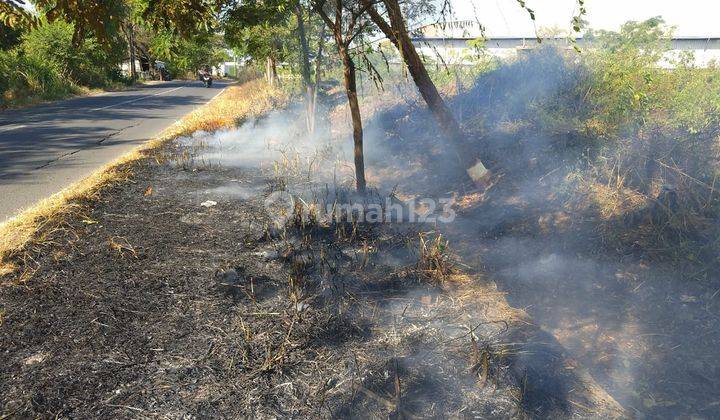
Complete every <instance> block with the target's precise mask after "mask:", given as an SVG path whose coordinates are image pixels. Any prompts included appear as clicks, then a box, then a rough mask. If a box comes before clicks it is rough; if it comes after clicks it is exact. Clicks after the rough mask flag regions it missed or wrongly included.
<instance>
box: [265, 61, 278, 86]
mask: <svg viewBox="0 0 720 420" xmlns="http://www.w3.org/2000/svg"><path fill="white" fill-rule="evenodd" d="M265 77H266V79H267V82H268V83H269V84H270V86H276V85H277V86H279V85H280V78H279V77H278V74H277V63H276V61H275V57H274V56H272V55H270V56H268V58H267V62H266V63H265Z"/></svg>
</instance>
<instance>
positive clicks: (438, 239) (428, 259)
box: [417, 232, 460, 284]
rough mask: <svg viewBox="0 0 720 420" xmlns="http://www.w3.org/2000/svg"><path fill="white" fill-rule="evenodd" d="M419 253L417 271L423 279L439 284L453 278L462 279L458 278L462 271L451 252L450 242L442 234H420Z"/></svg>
mask: <svg viewBox="0 0 720 420" xmlns="http://www.w3.org/2000/svg"><path fill="white" fill-rule="evenodd" d="M419 253H420V255H419V258H418V262H417V270H418V272H419V273H420V276H421V277H423V278H425V279H427V280H430V281H432V282H434V283H437V284H443V283H445V282H446V281H448V280H450V279H451V278H452V279H460V278H459V277H457V276H456V275H457V274H459V273H460V271H459V270H458V269H457V267H456V263H455V259H454V258H453V255H452V253H451V252H450V244H449V241H447V240H445V239H444V238H443V236H442V234H439V233H436V232H426V233H420V234H419Z"/></svg>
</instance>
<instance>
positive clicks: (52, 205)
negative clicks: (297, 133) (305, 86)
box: [0, 80, 287, 281]
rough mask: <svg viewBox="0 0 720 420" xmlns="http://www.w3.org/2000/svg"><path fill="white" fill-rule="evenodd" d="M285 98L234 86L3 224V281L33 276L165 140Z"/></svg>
mask: <svg viewBox="0 0 720 420" xmlns="http://www.w3.org/2000/svg"><path fill="white" fill-rule="evenodd" d="M286 100H287V97H286V95H285V94H284V93H283V92H281V91H280V90H278V89H275V88H272V87H270V86H268V85H266V84H265V83H264V82H263V81H260V80H254V81H250V82H247V83H244V84H242V85H239V86H237V85H236V86H230V87H229V88H228V89H227V90H226V91H225V92H224V93H223V94H222V95H220V96H219V97H216V98H215V99H214V100H213V101H212V102H210V103H209V104H207V105H205V106H203V107H200V108H198V109H196V110H195V111H193V112H191V113H190V114H188V115H186V116H185V117H183V119H182V120H180V121H179V122H178V123H176V124H174V125H172V126H170V127H169V128H167V129H166V130H165V131H164V132H163V133H161V134H160V135H159V136H158V137H156V138H154V139H152V140H150V141H148V142H147V143H145V144H144V145H142V146H140V147H138V148H137V149H135V150H134V151H132V152H130V153H129V154H126V155H124V156H122V157H120V158H118V159H117V160H115V161H113V162H111V163H109V164H107V165H105V166H104V167H103V168H101V169H99V170H98V171H96V172H95V173H94V174H92V175H90V176H89V177H87V178H85V179H83V180H81V181H79V182H77V183H75V184H73V185H70V186H69V187H67V188H65V189H64V190H62V191H60V192H59V193H57V194H54V195H52V196H51V197H49V198H46V199H44V200H42V201H40V202H39V203H37V204H36V205H35V206H33V207H31V208H29V209H27V210H25V211H23V212H22V213H20V214H19V215H17V216H16V217H14V218H12V219H10V220H8V221H7V222H5V223H3V224H0V278H1V277H4V276H7V275H10V274H13V273H15V272H17V271H18V270H22V272H21V273H20V276H19V278H20V280H21V281H22V280H25V279H27V278H29V277H30V276H31V275H32V272H33V264H32V255H34V253H35V252H38V251H39V250H40V249H41V248H42V247H43V246H45V245H48V244H51V243H53V242H54V239H53V238H55V237H56V236H57V235H56V234H57V233H58V232H67V231H68V230H70V229H71V228H70V225H69V224H68V223H67V221H68V220H69V218H70V217H79V218H80V220H83V221H84V222H85V223H93V221H92V220H89V219H87V214H88V209H89V208H90V206H91V205H92V203H93V202H94V201H95V200H97V199H98V197H99V195H100V193H101V192H102V191H103V189H104V188H107V187H108V186H110V185H113V184H115V183H118V182H123V181H126V180H128V179H129V178H130V177H131V176H132V166H133V165H132V164H133V163H135V162H138V161H140V160H141V159H145V158H151V157H152V152H153V151H155V150H156V149H158V148H159V147H160V146H162V145H163V144H165V143H166V142H168V141H170V140H172V139H174V138H176V137H179V136H182V135H186V134H189V133H192V132H194V131H197V130H205V131H213V130H217V129H220V128H223V127H227V126H231V125H234V124H236V123H237V122H239V121H242V120H244V119H246V118H248V117H251V116H257V115H260V114H262V113H264V112H267V111H269V110H271V109H272V108H274V107H276V106H278V105H281V104H282V103H284V102H285V101H286Z"/></svg>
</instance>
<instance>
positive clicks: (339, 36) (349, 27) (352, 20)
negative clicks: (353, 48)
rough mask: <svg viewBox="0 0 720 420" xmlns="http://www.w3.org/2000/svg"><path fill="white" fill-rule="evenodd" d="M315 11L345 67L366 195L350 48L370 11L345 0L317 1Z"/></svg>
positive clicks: (359, 179)
mask: <svg viewBox="0 0 720 420" xmlns="http://www.w3.org/2000/svg"><path fill="white" fill-rule="evenodd" d="M314 9H315V11H317V13H318V14H319V15H320V17H321V18H322V19H323V21H324V22H325V24H326V25H327V27H328V28H329V29H330V31H331V32H332V35H333V38H334V39H335V45H336V47H337V52H338V55H339V56H340V60H341V62H342V65H343V80H344V82H345V93H346V95H347V99H348V104H349V106H350V117H351V119H352V127H353V144H354V149H353V155H354V158H355V183H356V187H357V190H358V192H361V193H364V192H365V189H366V186H367V185H366V181H365V158H364V152H363V126H362V116H361V114H360V103H359V102H358V95H357V78H356V68H355V62H354V61H353V57H352V54H351V52H350V45H351V44H352V42H353V41H354V40H355V38H357V37H358V36H360V35H361V34H362V33H363V32H364V30H365V29H366V28H367V22H364V21H363V20H362V17H363V15H364V14H365V12H366V11H367V9H366V8H365V7H363V6H361V5H360V4H358V3H355V2H348V3H344V2H343V1H342V0H331V1H327V0H317V1H316V2H315V4H314ZM331 16H332V17H331Z"/></svg>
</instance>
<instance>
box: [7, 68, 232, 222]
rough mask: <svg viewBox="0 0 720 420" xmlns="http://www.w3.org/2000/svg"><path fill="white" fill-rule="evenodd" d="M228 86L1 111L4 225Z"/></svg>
mask: <svg viewBox="0 0 720 420" xmlns="http://www.w3.org/2000/svg"><path fill="white" fill-rule="evenodd" d="M226 86H227V84H226V83H223V82H216V83H215V84H214V86H213V87H212V88H210V89H207V88H205V87H203V85H202V83H201V82H199V81H190V82H188V81H177V82H163V83H159V84H156V85H151V86H146V87H142V88H139V89H134V90H130V91H124V92H112V93H106V94H102V95H98V96H87V97H79V98H74V99H70V100H66V101H61V102H54V103H50V104H45V105H38V106H34V107H30V108H25V109H21V110H8V111H2V112H0V223H2V222H4V221H5V220H7V219H8V218H10V217H12V216H14V215H16V214H17V213H18V212H20V211H21V210H23V209H25V208H27V207H30V206H32V205H33V204H35V203H36V202H37V201H39V200H41V199H43V198H45V197H49V196H50V195H52V194H54V193H56V192H58V191H60V190H62V189H63V188H65V187H66V186H68V185H70V184H71V183H73V182H76V181H79V180H81V179H83V178H85V177H86V176H88V175H90V174H91V173H93V172H94V171H95V170H97V169H98V168H100V167H102V166H103V165H105V164H107V163H108V162H111V161H113V160H114V159H116V158H117V157H119V156H122V155H123V154H125V153H127V152H129V151H130V150H132V149H133V148H135V147H136V146H138V145H139V144H142V143H143V142H144V141H147V140H149V139H152V138H153V137H155V136H156V135H157V134H159V133H160V132H161V131H162V130H163V129H165V128H166V127H168V126H170V125H172V124H173V123H174V122H175V121H177V120H178V119H180V118H181V117H182V116H183V115H185V114H187V113H188V112H190V111H192V110H193V109H195V108H196V107H198V106H200V105H203V104H205V103H207V102H208V101H209V100H210V99H212V98H213V97H214V96H216V95H217V94H219V93H220V92H221V91H222V89H224V88H225V87H226Z"/></svg>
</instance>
